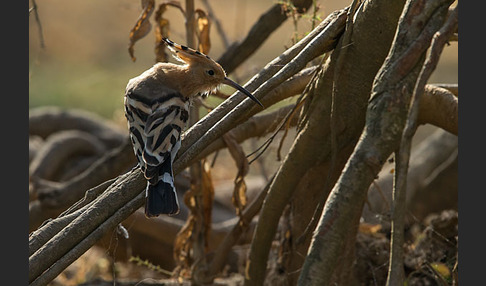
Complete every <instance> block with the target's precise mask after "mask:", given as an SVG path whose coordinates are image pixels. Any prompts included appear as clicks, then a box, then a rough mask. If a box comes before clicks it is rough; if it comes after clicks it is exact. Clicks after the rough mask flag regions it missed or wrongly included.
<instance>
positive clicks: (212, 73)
mask: <svg viewBox="0 0 486 286" xmlns="http://www.w3.org/2000/svg"><path fill="white" fill-rule="evenodd" d="M206 72H207V73H208V75H214V71H213V70H208V71H206Z"/></svg>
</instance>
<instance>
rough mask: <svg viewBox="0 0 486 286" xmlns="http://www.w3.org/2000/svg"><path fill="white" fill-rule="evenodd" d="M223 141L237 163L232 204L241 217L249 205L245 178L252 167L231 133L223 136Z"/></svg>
mask: <svg viewBox="0 0 486 286" xmlns="http://www.w3.org/2000/svg"><path fill="white" fill-rule="evenodd" d="M223 140H224V142H225V144H226V146H227V147H228V151H229V152H230V154H231V157H232V158H233V160H234V161H235V163H236V167H237V168H238V174H237V175H236V178H235V188H234V191H233V197H232V202H233V205H234V206H235V208H236V214H237V215H238V216H240V215H241V214H242V212H243V209H244V208H245V206H246V203H247V196H246V183H245V176H246V174H248V170H249V169H250V166H249V164H248V159H247V158H246V156H245V153H244V152H243V149H242V148H241V146H240V145H239V144H238V142H237V141H236V139H235V138H234V136H233V135H232V133H231V132H228V133H226V134H225V135H223Z"/></svg>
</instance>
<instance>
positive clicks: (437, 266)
mask: <svg viewBox="0 0 486 286" xmlns="http://www.w3.org/2000/svg"><path fill="white" fill-rule="evenodd" d="M430 267H432V268H433V269H434V270H435V271H436V272H437V273H439V274H440V275H441V276H442V277H444V278H445V279H449V278H450V277H451V271H450V270H449V267H447V265H445V264H444V263H442V262H432V263H430Z"/></svg>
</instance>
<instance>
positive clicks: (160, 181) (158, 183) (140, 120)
mask: <svg viewBox="0 0 486 286" xmlns="http://www.w3.org/2000/svg"><path fill="white" fill-rule="evenodd" d="M163 40H164V42H165V44H166V45H167V46H168V47H169V49H170V50H171V51H172V53H173V55H174V57H175V58H176V59H178V60H179V61H181V62H183V63H184V64H183V65H177V64H173V63H165V62H164V63H161V62H160V63H156V64H155V65H154V66H152V67H151V68H150V69H148V70H146V71H145V72H143V73H142V74H141V75H139V76H137V77H135V78H132V79H130V80H129V82H128V85H127V87H126V91H125V98H124V105H125V116H126V118H127V121H128V128H129V134H130V139H131V142H132V145H133V151H134V152H135V156H136V157H137V161H138V165H139V167H140V169H141V171H142V172H143V174H144V176H145V178H146V179H147V187H146V190H145V193H146V202H145V215H146V216H147V217H154V216H158V215H159V214H168V215H175V214H177V213H178V212H179V202H178V200H177V194H176V189H175V187H174V175H173V171H172V164H173V162H174V158H175V157H176V154H177V151H178V150H179V148H180V146H181V134H182V131H183V130H184V128H185V126H186V122H187V120H188V118H189V105H190V103H191V99H192V98H194V97H195V96H197V95H207V94H209V93H211V92H212V91H215V90H216V89H217V88H218V86H219V85H221V84H226V85H229V86H231V87H233V88H236V89H238V90H239V91H241V92H242V93H244V94H245V95H246V96H248V97H250V98H251V99H252V100H253V101H255V102H256V103H258V104H259V105H260V106H262V107H263V105H262V104H261V103H260V101H258V99H256V98H255V97H254V96H253V95H252V94H251V93H250V92H249V91H247V90H246V89H244V88H243V87H241V86H240V85H238V84H237V83H235V82H234V81H232V80H231V79H229V78H227V77H226V73H225V71H224V70H223V68H222V67H221V66H220V65H219V64H218V63H217V62H215V61H214V60H212V59H211V58H210V57H208V56H207V55H204V54H203V53H201V52H199V51H196V50H193V49H191V48H189V47H186V46H183V45H179V44H176V43H174V42H172V41H171V40H169V39H166V38H164V39H163Z"/></svg>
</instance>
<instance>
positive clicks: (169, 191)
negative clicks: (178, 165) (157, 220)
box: [145, 180, 179, 217]
mask: <svg viewBox="0 0 486 286" xmlns="http://www.w3.org/2000/svg"><path fill="white" fill-rule="evenodd" d="M146 192H147V193H146V195H147V197H146V201H145V215H146V216H147V217H154V216H158V215H160V214H168V215H176V214H178V213H179V202H178V200H177V193H176V190H175V187H174V184H173V183H168V182H165V181H164V180H159V181H158V182H157V183H156V184H155V185H152V184H150V183H147V190H146Z"/></svg>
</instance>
